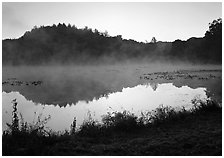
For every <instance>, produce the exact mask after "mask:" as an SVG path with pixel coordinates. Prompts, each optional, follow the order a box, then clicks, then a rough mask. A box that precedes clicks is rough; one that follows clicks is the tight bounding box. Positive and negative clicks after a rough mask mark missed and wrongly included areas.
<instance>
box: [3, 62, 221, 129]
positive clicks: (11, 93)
mask: <svg viewBox="0 0 224 158" xmlns="http://www.w3.org/2000/svg"><path fill="white" fill-rule="evenodd" d="M221 76H222V71H221V66H214V65H206V66H205V65H197V66H195V65H193V66H192V65H181V66H180V65H162V64H153V65H152V64H144V65H143V64H125V65H104V66H77V65H69V66H55V65H54V66H37V67H34V66H19V67H12V66H7V67H6V66H5V67H4V66H3V76H2V77H3V81H2V85H3V92H2V101H3V107H2V119H3V122H2V123H3V130H5V129H6V123H7V122H8V123H10V122H11V115H12V100H13V99H16V100H17V102H18V111H19V113H21V114H22V116H23V118H24V120H25V121H27V122H29V123H32V122H35V121H36V120H37V117H38V116H39V115H41V117H42V119H43V118H45V117H47V116H49V115H50V116H51V118H50V120H49V121H48V123H47V124H46V127H48V128H49V129H52V130H54V131H64V130H65V129H67V130H69V129H70V125H71V123H72V121H73V119H74V117H76V120H77V127H78V126H80V125H81V124H82V123H83V122H84V121H85V120H88V119H89V117H90V116H91V117H92V118H93V119H95V120H97V121H99V122H100V121H101V119H102V116H103V115H105V114H107V112H113V111H124V110H127V111H130V112H132V113H134V114H135V115H137V116H140V115H141V112H143V113H144V112H147V111H152V110H154V109H156V108H157V107H159V106H161V105H163V106H172V107H174V108H176V110H178V109H181V108H182V107H185V108H186V109H190V108H191V107H192V100H193V99H198V100H202V101H205V100H206V99H208V98H211V97H212V98H213V99H215V100H217V101H218V102H219V104H220V105H221V103H222V98H221V96H222V86H221V85H222V78H221Z"/></svg>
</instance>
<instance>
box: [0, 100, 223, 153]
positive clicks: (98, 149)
mask: <svg viewBox="0 0 224 158" xmlns="http://www.w3.org/2000/svg"><path fill="white" fill-rule="evenodd" d="M192 103H193V104H194V106H193V107H192V109H190V110H186V109H185V108H182V109H181V110H178V111H177V110H175V109H174V108H172V107H170V106H162V105H161V106H159V107H158V108H156V109H155V110H153V111H150V112H145V113H143V112H142V114H141V116H140V117H137V116H135V114H133V113H131V112H129V111H123V112H117V111H115V112H108V113H107V114H106V115H104V116H103V117H102V123H99V122H97V121H95V120H94V119H93V118H92V117H91V115H89V119H88V120H86V121H85V122H84V123H83V124H82V125H81V126H80V128H79V129H78V130H77V127H76V118H74V121H73V122H72V124H71V130H70V131H65V132H61V133H60V132H54V131H52V130H48V131H47V130H45V125H46V123H47V121H48V120H49V119H50V116H49V117H46V118H42V115H39V116H38V117H37V122H35V123H33V124H28V123H27V122H24V119H23V117H22V115H21V114H20V117H19V116H18V111H17V105H18V103H17V101H16V100H13V102H12V104H13V112H12V123H11V124H7V125H8V127H9V128H8V130H6V131H4V132H3V135H2V147H3V148H2V149H3V155H117V154H118V155H163V154H164V153H167V154H168V155H192V154H194V153H195V154H196V155H203V154H205V153H208V151H209V152H210V153H208V155H211V154H212V155H219V154H220V153H221V152H220V150H221V148H220V146H221V145H220V143H221V142H220V141H218V140H217V141H216V140H213V141H214V142H213V144H212V145H211V146H213V145H214V143H215V144H216V145H215V146H216V147H215V149H214V151H213V150H208V149H206V148H207V147H206V146H205V147H204V144H206V143H207V146H208V145H210V144H209V143H210V142H209V141H211V140H207V139H208V138H210V137H211V136H210V135H211V133H210V132H209V131H210V130H211V129H213V128H215V131H216V132H217V133H216V135H215V136H214V139H217V137H218V138H220V132H221V129H219V126H220V120H221V118H220V117H221V116H220V114H221V107H220V106H219V105H218V104H217V103H216V102H215V101H213V100H207V101H206V102H202V101H198V100H193V101H192ZM214 120H215V121H214ZM209 122H212V123H211V124H209ZM213 122H215V123H213ZM208 124H209V125H208ZM217 124H218V125H217ZM213 126H214V127H213ZM179 128H180V129H184V131H185V132H184V133H183V132H182V131H178V130H179ZM192 129H193V131H192ZM201 129H204V130H203V132H207V133H206V134H207V136H206V138H204V136H203V135H202V136H203V139H202V138H201V137H202V136H200V134H197V137H198V138H197V139H199V140H201V139H202V140H201V141H202V144H199V145H198V146H197V148H196V149H195V151H194V152H192V151H189V152H187V153H184V151H185V147H187V148H188V147H189V148H191V147H192V146H194V145H195V144H196V143H198V141H197V139H196V138H195V139H193V140H191V139H192V138H190V137H192V134H193V135H194V136H193V137H196V136H195V135H196V134H195V133H197V132H200V130H201ZM197 130H198V131H197ZM206 130H207V131H206ZM175 132H176V134H175V135H177V136H178V137H179V138H178V137H177V136H172V135H173V133H175ZM167 133H169V134H168V135H167ZM166 135H167V136H169V135H170V136H169V137H167V136H166ZM171 136H172V137H171ZM136 137H137V138H138V141H139V143H140V142H141V143H140V144H138V143H137V146H136V145H135V146H133V145H131V144H132V142H133V141H136ZM148 137H152V138H150V139H152V141H156V143H155V144H157V148H156V150H155V149H154V150H153V151H154V152H152V151H151V149H150V152H146V150H149V149H147V148H146V147H143V148H142V147H140V146H142V143H143V144H144V143H146V142H145V140H146V139H148ZM173 137H174V138H173ZM176 137H177V138H176ZM185 137H189V140H190V142H188V144H186V143H185V142H184V141H183V142H181V143H180V142H179V141H181V140H182V139H185ZM154 139H155V140H154ZM138 141H137V142H138ZM163 141H165V142H166V141H167V143H168V144H170V143H172V142H175V143H177V144H178V142H179V144H182V143H185V145H183V147H182V148H181V150H182V149H184V150H183V151H180V149H172V148H174V147H173V145H170V146H165V147H164V148H163V143H164V142H163ZM206 141H207V142H206ZM124 142H125V144H124ZM217 142H218V144H217ZM147 143H149V144H150V143H151V141H149V142H147ZM161 143H162V144H161ZM59 144H61V145H59ZM122 144H124V145H125V146H126V147H127V149H123V147H119V146H120V145H122ZM108 145H109V146H108ZM130 145H131V146H130ZM63 146H66V147H63ZM91 147H92V148H94V149H92V148H91ZM117 147H119V150H118V149H117ZM138 147H139V148H140V149H138V150H139V151H135V152H133V151H132V150H131V149H132V148H133V149H134V148H138ZM151 147H152V144H151ZM106 148H109V149H106ZM113 148H114V149H113ZM160 148H161V149H160ZM175 148H177V147H175ZM201 148H203V150H202V149H201ZM204 148H205V149H204ZM209 148H211V147H209ZM59 149H60V150H59ZM115 149H116V150H118V152H114V150H115ZM171 149H172V150H171ZM105 150H108V152H106V151H105ZM160 150H161V151H163V153H161V151H160ZM164 150H165V151H164ZM201 150H202V151H201ZM127 151H129V153H127ZM143 151H144V152H143ZM155 151H158V153H156V152H155ZM142 152H143V153H142ZM200 152H201V154H200ZM147 153H148V154H147ZM205 155H206V154H205Z"/></svg>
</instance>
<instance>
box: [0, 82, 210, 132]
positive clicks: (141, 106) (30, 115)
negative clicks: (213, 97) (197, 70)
mask: <svg viewBox="0 0 224 158" xmlns="http://www.w3.org/2000/svg"><path fill="white" fill-rule="evenodd" d="M2 98H3V109H2V113H3V117H2V118H3V130H4V129H5V128H6V125H5V124H6V122H11V112H12V103H11V101H12V100H13V99H15V98H16V99H17V101H18V111H19V113H21V114H22V115H23V117H24V120H25V121H27V122H30V123H32V122H35V120H36V119H37V116H38V114H41V113H42V116H43V117H46V116H48V115H51V119H50V121H49V122H48V123H47V126H48V127H49V128H50V129H53V130H55V131H63V130H65V129H69V127H70V125H71V123H72V121H73V118H74V117H76V119H77V125H78V126H79V125H81V124H82V123H83V121H84V120H85V119H88V113H91V115H92V117H93V118H94V119H96V120H98V121H100V120H101V116H102V115H104V114H106V112H108V111H123V110H128V111H131V112H133V113H135V114H136V115H137V116H138V115H140V113H141V112H142V111H143V112H144V111H151V110H153V109H155V108H156V107H158V106H159V105H160V104H163V105H170V106H173V107H182V106H185V107H186V108H190V107H191V106H192V104H191V100H192V99H194V98H197V99H201V100H205V99H206V98H207V95H206V88H196V89H192V88H190V87H188V86H182V87H179V88H178V87H176V86H174V85H173V84H172V83H164V84H156V83H151V84H144V85H138V86H135V87H132V88H123V89H122V91H121V92H115V93H110V94H108V95H107V96H102V97H100V98H94V99H93V100H92V101H88V102H86V101H85V100H80V101H78V102H77V103H74V104H71V105H67V106H64V107H60V106H55V105H53V104H50V105H47V104H40V103H34V102H33V101H31V100H27V99H26V98H25V97H24V96H23V95H21V94H20V93H19V92H9V93H6V92H3V96H2Z"/></svg>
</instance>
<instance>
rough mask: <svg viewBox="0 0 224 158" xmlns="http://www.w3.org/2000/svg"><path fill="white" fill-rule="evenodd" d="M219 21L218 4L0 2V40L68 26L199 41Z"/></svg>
mask: <svg viewBox="0 0 224 158" xmlns="http://www.w3.org/2000/svg"><path fill="white" fill-rule="evenodd" d="M220 17H222V3H221V2H141V3H140V2H123V3H122V2H116V3H112V2H101V3H100V2H83V3H81V2H67V3H62V2H48V3H47V2H3V3H2V39H6V38H19V37H21V36H22V35H23V34H24V33H25V32H26V31H30V30H31V29H32V28H33V27H34V26H43V25H44V26H47V25H53V24H58V23H65V24H68V23H70V24H71V25H75V26H76V27H78V28H84V27H85V26H88V27H89V28H92V29H97V30H99V31H100V32H105V31H108V33H109V35H111V36H116V35H122V38H125V39H133V40H136V41H139V42H145V41H146V40H147V41H151V39H152V37H155V38H156V39H157V40H158V41H174V40H176V39H181V40H187V39H189V38H191V37H203V36H204V34H205V32H206V31H207V30H208V26H209V23H210V22H212V21H213V20H215V19H218V18H220Z"/></svg>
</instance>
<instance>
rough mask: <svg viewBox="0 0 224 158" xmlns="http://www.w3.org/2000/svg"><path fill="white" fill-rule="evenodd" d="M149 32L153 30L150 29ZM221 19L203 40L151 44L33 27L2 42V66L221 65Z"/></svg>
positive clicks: (80, 31)
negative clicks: (18, 36) (121, 63)
mask: <svg viewBox="0 0 224 158" xmlns="http://www.w3.org/2000/svg"><path fill="white" fill-rule="evenodd" d="M149 29H150V28H149ZM221 57H222V19H221V18H220V19H217V20H214V21H213V22H212V23H209V28H208V31H207V32H206V33H205V35H204V37H202V38H194V37H192V38H190V39H188V40H187V41H181V40H175V41H174V42H161V41H159V42H157V41H156V39H155V38H154V39H153V40H152V42H150V43H143V42H137V41H134V40H126V39H123V38H122V36H121V35H118V36H114V37H112V36H110V35H108V33H107V32H104V33H102V32H99V31H98V30H96V29H95V30H92V29H90V28H88V27H85V28H83V29H78V28H77V27H76V26H74V25H73V26H71V25H70V24H69V25H65V24H64V23H63V24H60V23H59V24H58V25H53V26H41V27H39V28H38V27H34V28H33V29H32V30H31V31H27V32H26V33H25V34H24V35H23V36H22V37H20V38H18V39H5V40H3V41H2V59H3V65H7V64H12V65H19V64H32V65H38V64H49V63H60V64H69V63H74V64H82V63H84V64H86V63H87V62H88V63H113V62H122V61H126V60H128V61H139V60H145V61H149V62H150V61H155V60H168V61H181V62H183V61H184V62H185V61H190V62H192V63H216V64H220V63H221V62H222V58H221Z"/></svg>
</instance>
